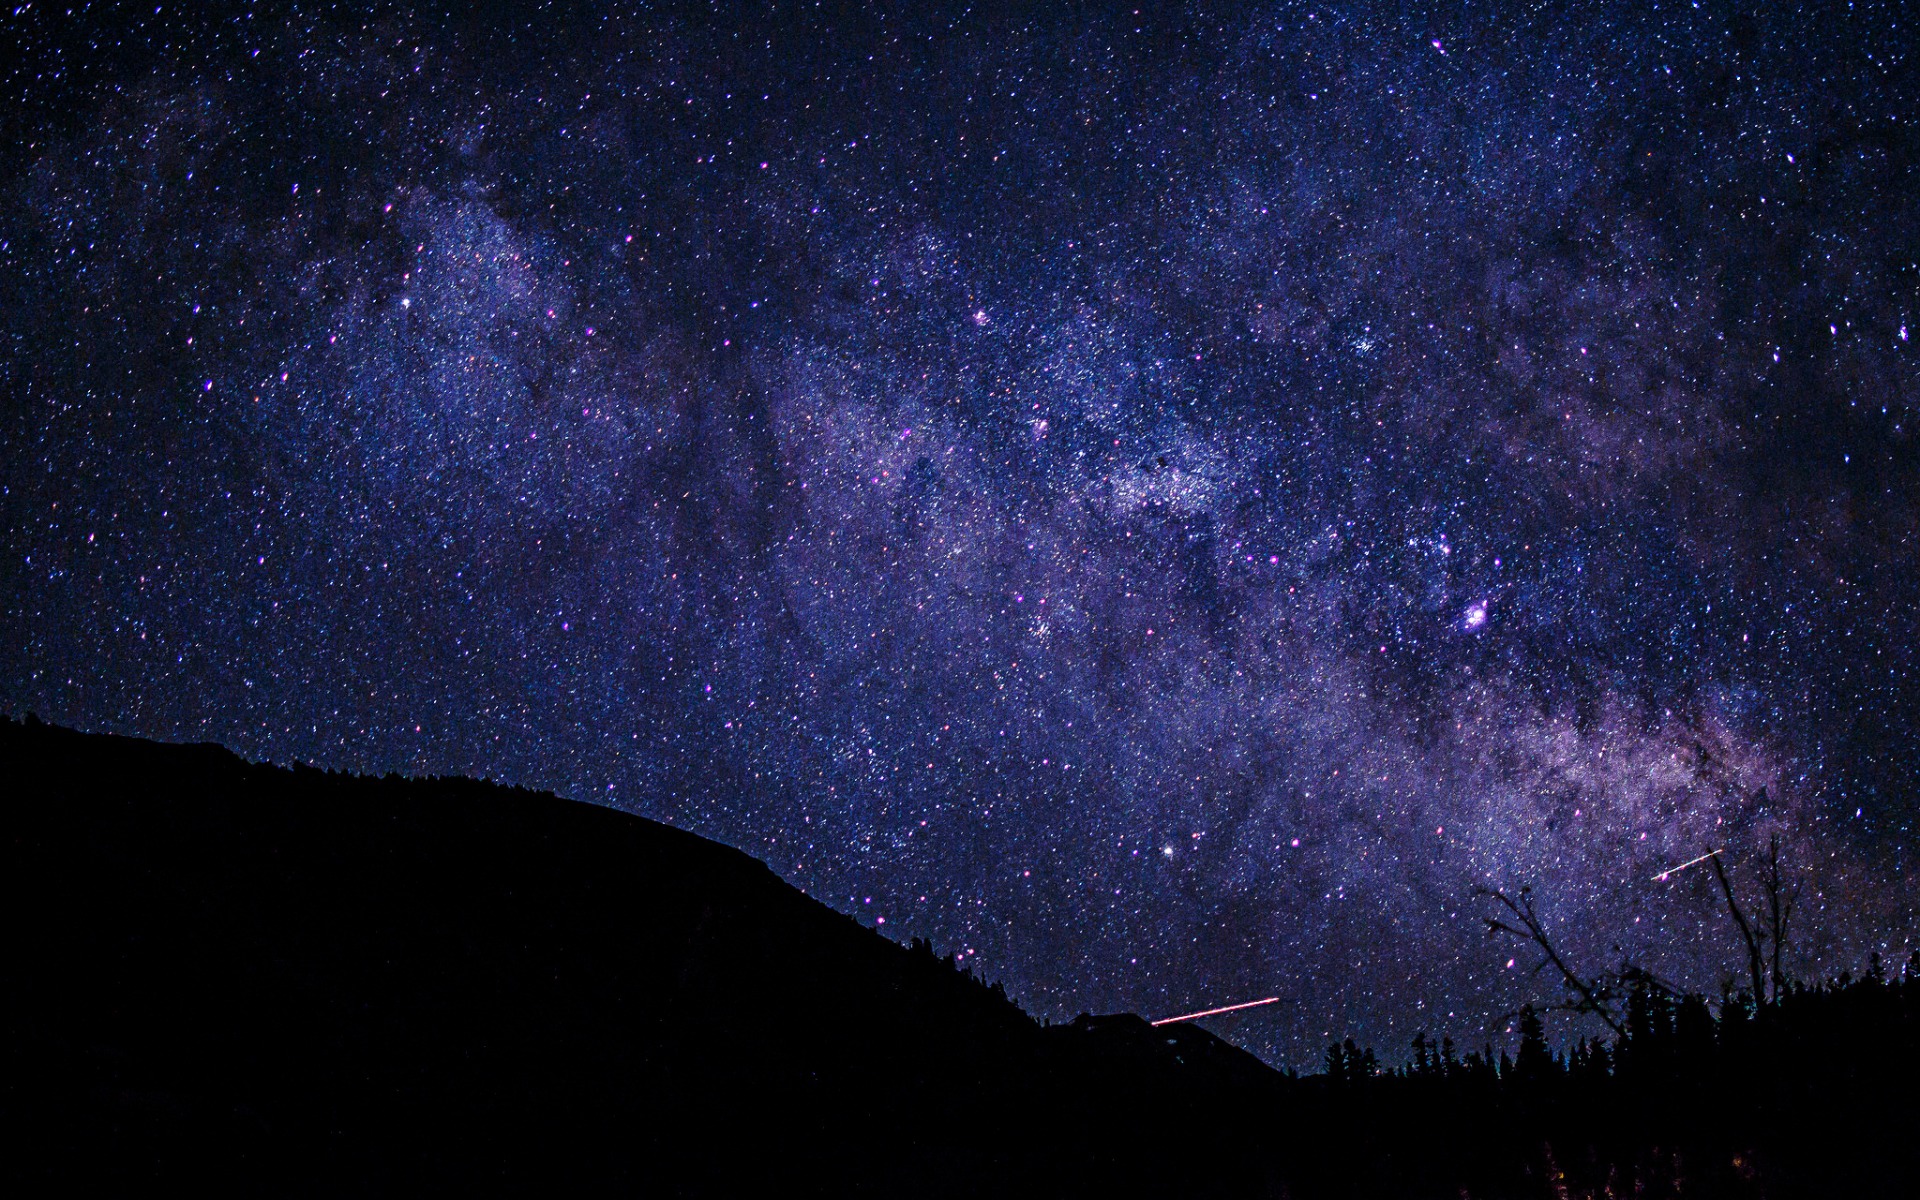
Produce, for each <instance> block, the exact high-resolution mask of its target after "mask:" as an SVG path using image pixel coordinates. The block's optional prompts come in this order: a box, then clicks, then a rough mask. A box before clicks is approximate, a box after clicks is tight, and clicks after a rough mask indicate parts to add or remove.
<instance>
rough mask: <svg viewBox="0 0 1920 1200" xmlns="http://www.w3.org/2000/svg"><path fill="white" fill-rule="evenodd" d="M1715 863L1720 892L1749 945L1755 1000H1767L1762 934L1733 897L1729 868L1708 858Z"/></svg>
mask: <svg viewBox="0 0 1920 1200" xmlns="http://www.w3.org/2000/svg"><path fill="white" fill-rule="evenodd" d="M1708 861H1709V862H1711V863H1712V864H1713V877H1714V878H1715V879H1717V880H1719V881H1720V894H1721V895H1722V896H1724V897H1726V901H1727V911H1728V912H1729V913H1732V914H1733V923H1734V925H1735V926H1737V927H1738V928H1739V930H1740V940H1741V941H1742V942H1744V943H1746V947H1747V973H1748V974H1749V975H1751V976H1752V977H1753V1002H1754V1003H1755V1004H1765V1003H1766V1002H1767V988H1766V979H1765V976H1764V973H1763V970H1762V962H1763V960H1762V958H1761V954H1760V936H1761V935H1758V934H1756V933H1754V931H1753V925H1752V924H1751V923H1750V922H1749V921H1748V920H1747V914H1746V913H1744V912H1742V911H1740V902H1739V901H1738V900H1735V899H1734V897H1733V881H1732V880H1730V879H1728V878H1727V869H1726V868H1725V867H1723V866H1721V865H1720V860H1719V858H1717V857H1715V858H1712V859H1709V860H1708Z"/></svg>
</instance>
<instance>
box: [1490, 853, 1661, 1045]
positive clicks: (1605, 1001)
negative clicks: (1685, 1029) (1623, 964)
mask: <svg viewBox="0 0 1920 1200" xmlns="http://www.w3.org/2000/svg"><path fill="white" fill-rule="evenodd" d="M1474 891H1475V893H1476V894H1477V895H1482V896H1487V897H1490V898H1492V899H1493V900H1494V901H1495V902H1497V903H1498V904H1499V905H1500V906H1501V907H1503V908H1505V909H1506V910H1507V912H1508V913H1509V914H1511V915H1512V917H1513V920H1515V921H1518V922H1519V924H1518V925H1514V924H1510V923H1509V922H1507V921H1504V920H1502V919H1501V918H1499V917H1484V918H1482V920H1484V921H1486V923H1487V932H1488V933H1489V934H1495V933H1504V934H1508V935H1509V936H1512V937H1517V938H1520V939H1521V940H1523V941H1528V942H1532V943H1533V945H1534V947H1535V948H1536V949H1538V950H1539V951H1540V953H1541V954H1542V955H1544V956H1545V957H1544V959H1543V961H1542V962H1541V963H1540V965H1539V966H1537V967H1535V968H1534V972H1535V973H1536V974H1537V973H1538V972H1539V971H1540V970H1542V969H1543V968H1545V967H1547V966H1549V965H1551V966H1552V967H1553V968H1554V969H1555V970H1557V971H1558V972H1560V980H1561V982H1562V983H1564V984H1565V985H1566V988H1567V991H1569V992H1570V993H1572V995H1573V999H1572V1000H1570V1001H1568V1002H1566V1003H1564V1004H1558V1005H1552V1006H1550V1007H1552V1008H1555V1009H1560V1010H1563V1011H1568V1012H1580V1013H1592V1014H1593V1015H1594V1016H1596V1017H1599V1018H1600V1019H1601V1020H1602V1021H1604V1022H1606V1025H1607V1028H1609V1029H1611V1030H1613V1032H1614V1033H1615V1034H1618V1035H1621V1036H1624V1035H1625V1034H1626V1030H1625V1029H1624V1028H1623V1027H1622V1026H1621V1024H1620V1021H1619V1018H1617V1017H1616V1016H1614V1012H1613V991H1612V989H1611V988H1609V987H1608V986H1607V984H1606V981H1605V980H1604V979H1603V978H1596V979H1591V980H1588V979H1582V978H1581V977H1580V976H1579V975H1578V974H1577V973H1575V971H1574V969H1573V968H1572V967H1570V966H1568V965H1567V960H1566V959H1565V958H1564V957H1563V956H1562V955H1561V953H1560V951H1559V948H1558V947H1556V946H1555V945H1554V944H1553V938H1552V937H1551V936H1549V935H1548V933H1547V929H1546V926H1545V925H1543V924H1542V923H1541V921H1540V914H1539V913H1538V912H1536V911H1535V910H1534V906H1533V889H1532V888H1524V887H1523V888H1521V889H1520V898H1519V899H1518V900H1516V899H1514V898H1513V897H1512V896H1509V895H1507V894H1506V893H1505V892H1503V891H1501V890H1499V889H1498V888H1489V887H1481V888H1475V889H1474Z"/></svg>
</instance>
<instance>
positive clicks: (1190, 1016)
mask: <svg viewBox="0 0 1920 1200" xmlns="http://www.w3.org/2000/svg"><path fill="white" fill-rule="evenodd" d="M1280 999H1281V998H1280V997H1279V996H1268V997H1267V998H1266V999H1265V1000H1248V1001H1247V1002H1245V1003H1244V1004H1229V1005H1227V1006H1225V1007H1224V1008H1207V1009H1202V1010H1201V1011H1199V1012H1190V1013H1182V1014H1181V1015H1180V1016H1177V1017H1161V1018H1160V1019H1159V1020H1158V1021H1149V1022H1147V1024H1149V1025H1172V1024H1174V1023H1175V1022H1176V1021H1193V1020H1197V1019H1198V1018H1200V1017H1217V1016H1219V1015H1220V1014H1221V1013H1230V1012H1239V1011H1240V1010H1241V1009H1243V1008H1259V1007H1260V1006H1261V1005H1262V1004H1278V1003H1279V1002H1280Z"/></svg>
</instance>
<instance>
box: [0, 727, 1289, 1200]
mask: <svg viewBox="0 0 1920 1200" xmlns="http://www.w3.org/2000/svg"><path fill="white" fill-rule="evenodd" d="M0 772H4V777H5V779H6V781H7V785H6V789H5V792H6V795H7V796H8V800H7V802H6V804H5V807H4V818H5V822H6V831H7V840H6V847H7V848H6V858H5V863H4V871H5V875H6V878H7V880H8V892H9V898H10V905H9V907H10V910H11V913H10V926H11V928H12V930H13V935H12V937H11V938H10V939H9V940H10V941H11V942H12V944H13V946H12V949H13V953H12V954H11V956H10V957H11V958H12V963H11V964H10V972H9V974H10V976H11V978H12V980H13V985H12V991H13V992H14V996H13V998H12V1000H11V1001H10V1003H9V1005H8V1007H9V1009H10V1011H11V1015H10V1016H9V1017H8V1018H7V1035H6V1045H7V1055H8V1060H9V1062H8V1068H7V1072H6V1083H5V1087H6V1089H7V1094H8V1098H9V1099H8V1107H9V1109H10V1111H11V1113H12V1118H11V1121H10V1124H11V1125H12V1127H13V1129H14V1131H15V1138H16V1139H17V1140H16V1141H15V1145H16V1151H15V1152H14V1155H13V1156H12V1161H11V1162H9V1164H8V1167H7V1168H6V1171H7V1174H9V1175H11V1176H12V1177H13V1178H14V1179H15V1180H16V1181H17V1182H24V1183H27V1184H31V1185H34V1186H35V1187H36V1188H38V1189H41V1190H44V1189H46V1188H49V1187H52V1186H58V1187H59V1188H60V1189H61V1190H63V1191H73V1190H76V1189H79V1190H95V1189H111V1190H116V1191H132V1190H135V1189H139V1190H148V1189H152V1188H155V1187H165V1186H169V1185H172V1186H190V1187H194V1188H196V1189H199V1190H206V1189H208V1188H214V1189H219V1190H238V1189H242V1188H244V1189H246V1190H250V1191H255V1190H257V1191H271V1192H273V1193H277V1194H309V1193H326V1194H337V1193H341V1192H347V1191H352V1192H372V1193H388V1192H400V1191H408V1192H412V1191H418V1190H421V1189H423V1188H425V1189H430V1190H434V1191H443V1190H447V1191H450V1190H456V1189H461V1190H532V1189H534V1188H540V1189H543V1190H545V1189H551V1188H554V1187H556V1186H558V1187H567V1188H582V1187H584V1188H591V1189H593V1190H596V1191H600V1190H619V1191H632V1192H638V1193H641V1194H651V1195H715V1196H721V1195H741V1194H750V1193H756V1192H761V1191H777V1192H779V1193H781V1194H831V1195H855V1194H906V1195H942V1194H945V1195H979V1194H983V1193H989V1192H998V1193H1013V1194H1050V1195H1096V1194H1097V1195H1124V1194H1181V1195H1207V1194H1222V1195H1225V1194H1233V1195H1248V1194H1259V1193H1262V1192H1266V1191H1268V1190H1270V1188H1272V1187H1276V1186H1277V1185H1276V1184H1274V1183H1273V1181H1272V1180H1271V1179H1269V1178H1268V1174H1267V1173H1268V1172H1269V1171H1270V1169H1271V1168H1270V1166H1269V1165H1266V1164H1264V1163H1263V1161H1262V1154H1261V1151H1262V1150H1265V1154H1266V1157H1269V1158H1270V1157H1271V1152H1270V1149H1266V1148H1265V1146H1264V1142H1265V1139H1262V1138H1260V1137H1258V1136H1256V1134H1257V1130H1256V1129H1255V1127H1254V1126H1255V1123H1257V1122H1258V1121H1259V1120H1260V1117H1259V1116H1258V1114H1259V1113H1260V1112H1262V1111H1266V1110H1269V1109H1270V1105H1268V1104H1267V1103H1265V1100H1267V1099H1270V1098H1271V1095H1272V1093H1273V1089H1275V1088H1276V1087H1279V1086H1282V1085H1283V1084H1284V1083H1285V1082H1286V1081H1285V1080H1284V1079H1283V1077H1282V1076H1280V1075H1279V1074H1278V1073H1276V1072H1273V1071H1271V1070H1270V1069H1268V1068H1267V1067H1266V1066H1265V1065H1263V1064H1262V1063H1260V1062H1259V1060H1257V1059H1255V1058H1253V1056H1251V1055H1248V1054H1246V1053H1245V1052H1244V1051H1240V1050H1238V1049H1236V1048H1234V1047H1232V1046H1229V1045H1228V1044H1226V1043H1224V1042H1221V1041H1220V1040H1219V1039H1217V1038H1214V1037H1213V1036H1212V1035H1210V1034H1207V1033H1206V1032H1205V1031H1203V1030H1200V1029H1197V1028H1190V1027H1162V1028H1154V1027H1151V1026H1149V1025H1147V1023H1146V1022H1145V1021H1143V1020H1141V1019H1139V1018H1137V1017H1131V1016H1123V1017H1104V1018H1082V1019H1081V1020H1080V1021H1078V1022H1076V1023H1074V1024H1072V1025H1064V1026H1055V1027H1052V1028H1044V1027H1042V1026H1041V1025H1040V1024H1038V1023H1036V1022H1035V1021H1034V1020H1033V1019H1031V1018H1030V1017H1028V1016H1027V1015H1026V1014H1025V1013H1023V1012H1022V1011H1021V1010H1020V1009H1019V1008H1018V1007H1017V1006H1015V1005H1014V1004H1013V1003H1012V1002H1010V1001H1009V1000H1008V999H1007V998H1006V996H1005V995H1004V993H1003V992H1001V991H1000V990H999V989H998V988H997V987H988V986H986V985H984V984H982V983H981V982H979V981H978V980H976V979H974V978H973V977H972V976H970V975H968V974H966V973H964V972H962V971H959V970H956V969H955V968H954V966H953V965H952V964H951V963H950V962H949V961H948V960H945V959H943V958H940V957H937V956H936V955H935V954H934V953H933V952H932V950H931V949H930V948H929V947H928V946H927V945H926V944H925V943H916V944H915V945H913V946H911V947H904V946H901V945H898V944H897V943H894V942H891V941H889V940H887V939H886V938H884V937H882V936H880V935H878V934H877V933H875V932H873V931H870V930H868V929H866V928H864V927H862V926H860V925H859V924H858V923H857V922H855V921H854V920H852V919H851V918H849V917H846V916H844V915H842V914H839V913H836V912H834V911H832V910H830V909H828V908H827V907H826V906H824V905H822V904H820V903H818V902H817V901H814V900H812V899H810V898H808V897H807V896H805V895H803V894H802V893H801V892H799V891H798V890H796V889H795V888H793V887H791V886H789V885H788V884H786V883H784V882H783V881H781V880H780V879H779V878H778V877H776V876H775V875H774V874H773V873H772V872H771V871H770V870H769V869H768V868H766V867H765V866H764V865H762V864H761V863H759V862H757V861H755V860H754V859H752V858H749V857H748V856H746V855H744V854H742V853H739V852H738V851H735V850H732V849H729V848H727V847H724V846H720V845H717V844H715V843H712V842H709V841H706V840H704V839H702V838H699V837H697V836H695V835H693V834H689V833H686V832H683V831H680V830H676V829H673V828H670V827H668V826H664V825H660V824H658V823H655V822H652V821H648V820H644V819H642V818H639V817H635V816H631V815H628V814H625V813H621V812H617V811H614V810H611V809H606V808H600V807H596V806H593V805H588V804H581V803H575V802H571V801H566V800H562V799H558V798H556V797H553V796H550V795H542V794H536V793H532V792H528V791H523V790H516V789H512V788H507V787H501V786H496V785H491V784H485V783H478V782H474V781H470V780H462V779H426V780H406V779H400V778H396V777H391V776H390V777H388V778H384V779H374V778H364V777H354V776H349V775H342V774H334V773H327V772H322V771H318V770H314V769H310V768H301V767H295V768H291V769H288V768H282V767H274V766H261V765H254V764H249V763H246V762H244V761H242V760H240V759H239V758H237V757H235V756H234V755H232V754H230V753H228V752H227V751H225V750H223V749H221V748H219V747H216V746H208V745H193V746H183V745H163V744H158V743H154V742H148V741H141V740H137V739H132V738H124V737H113V736H101V735H88V734H81V733H76V732H72V731H69V730H64V729H59V728H56V727H53V726H48V725H44V724H41V723H39V722H37V721H33V720H32V719H29V720H28V721H26V722H25V723H18V722H13V721H0ZM1169 1031H1171V1032H1169Z"/></svg>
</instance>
